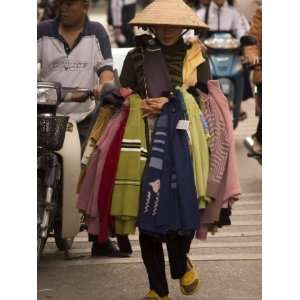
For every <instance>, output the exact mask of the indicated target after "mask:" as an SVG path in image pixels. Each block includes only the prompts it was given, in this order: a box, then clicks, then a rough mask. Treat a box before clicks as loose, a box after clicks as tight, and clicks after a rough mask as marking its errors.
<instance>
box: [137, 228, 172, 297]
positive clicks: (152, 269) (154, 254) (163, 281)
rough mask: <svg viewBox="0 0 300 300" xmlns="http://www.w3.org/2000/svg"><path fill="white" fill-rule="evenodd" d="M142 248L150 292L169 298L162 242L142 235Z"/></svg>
mask: <svg viewBox="0 0 300 300" xmlns="http://www.w3.org/2000/svg"><path fill="white" fill-rule="evenodd" d="M140 246H141V252H142V257H143V261H144V264H145V267H146V270H147V274H148V278H149V284H150V290H154V291H155V292H156V293H157V294H158V295H159V296H160V297H164V296H167V295H168V294H169V289H168V282H167V278H166V272H165V259H164V251H163V247H162V242H161V241H160V240H159V239H158V238H154V237H152V236H149V235H147V234H143V233H140Z"/></svg>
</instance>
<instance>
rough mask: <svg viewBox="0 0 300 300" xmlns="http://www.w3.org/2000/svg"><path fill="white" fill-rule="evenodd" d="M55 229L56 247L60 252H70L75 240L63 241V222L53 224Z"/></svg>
mask: <svg viewBox="0 0 300 300" xmlns="http://www.w3.org/2000/svg"><path fill="white" fill-rule="evenodd" d="M53 229H54V240H55V244H56V247H57V248H58V250H60V251H65V250H69V249H71V248H72V245H73V239H72V238H71V239H63V238H62V237H61V222H60V221H56V222H55V223H54V224H53Z"/></svg>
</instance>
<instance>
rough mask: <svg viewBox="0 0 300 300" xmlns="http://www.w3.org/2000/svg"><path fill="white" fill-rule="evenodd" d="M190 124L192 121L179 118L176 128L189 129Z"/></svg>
mask: <svg viewBox="0 0 300 300" xmlns="http://www.w3.org/2000/svg"><path fill="white" fill-rule="evenodd" d="M189 126H190V121H188V120H179V122H178V123H177V126H176V129H179V130H188V129H189Z"/></svg>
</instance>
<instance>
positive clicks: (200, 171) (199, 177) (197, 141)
mask: <svg viewBox="0 0 300 300" xmlns="http://www.w3.org/2000/svg"><path fill="white" fill-rule="evenodd" d="M178 89H179V90H180V92H181V94H182V96H183V98H184V101H185V106H186V110H187V114H188V118H189V121H190V124H189V132H190V140H191V153H192V160H193V169H194V179H195V185H196V190H197V197H198V199H199V208H205V207H206V203H207V201H209V198H206V190H207V179H208V171H209V152H208V144H207V136H206V133H205V131H204V129H203V126H202V123H201V115H202V112H201V110H200V108H199V106H198V104H197V103H196V101H195V99H194V97H193V96H192V95H191V94H189V93H188V92H187V91H186V90H185V89H184V88H178Z"/></svg>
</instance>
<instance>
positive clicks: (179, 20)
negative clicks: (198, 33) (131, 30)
mask: <svg viewBox="0 0 300 300" xmlns="http://www.w3.org/2000/svg"><path fill="white" fill-rule="evenodd" d="M129 24H131V25H137V26H151V25H168V26H177V27H183V28H208V26H207V25H206V24H205V23H204V22H203V21H201V20H200V19H199V17H198V16H197V15H196V13H195V12H194V11H193V10H192V9H191V8H190V7H189V6H188V5H187V4H185V3H184V1H183V0H155V1H153V2H152V3H151V4H149V5H148V6H146V8H144V10H142V11H141V12H140V13H138V14H137V15H136V16H135V17H134V18H133V19H132V20H131V21H130V22H129Z"/></svg>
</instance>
